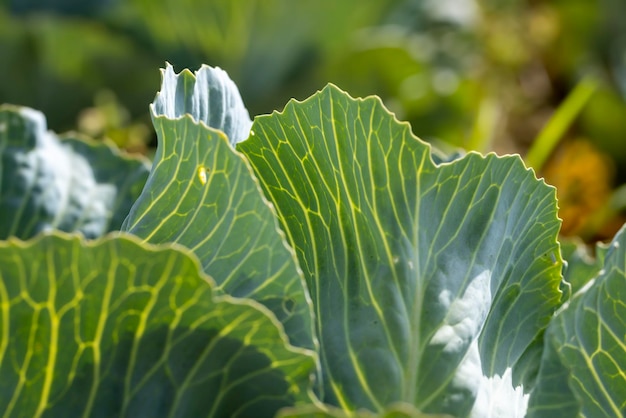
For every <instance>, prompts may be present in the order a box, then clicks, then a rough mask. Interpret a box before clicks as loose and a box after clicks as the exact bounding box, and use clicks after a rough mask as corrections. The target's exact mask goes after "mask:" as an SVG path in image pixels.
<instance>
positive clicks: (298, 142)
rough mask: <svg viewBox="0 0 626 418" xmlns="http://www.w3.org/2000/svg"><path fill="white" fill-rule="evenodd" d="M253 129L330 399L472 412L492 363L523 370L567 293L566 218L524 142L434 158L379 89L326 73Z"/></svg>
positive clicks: (494, 372) (251, 147) (258, 162)
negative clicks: (357, 93) (529, 160)
mask: <svg viewBox="0 0 626 418" xmlns="http://www.w3.org/2000/svg"><path fill="white" fill-rule="evenodd" d="M252 130H253V134H252V135H251V138H249V139H248V140H247V141H244V142H241V143H240V144H238V146H237V148H238V150H240V151H242V152H243V153H244V154H245V155H246V156H247V157H248V159H249V160H250V162H251V164H252V166H253V168H254V170H255V174H256V175H257V177H258V178H259V179H260V182H261V184H262V186H263V189H264V191H265V193H266V195H267V196H268V198H269V199H270V200H271V201H272V202H273V203H274V205H275V207H276V210H277V212H278V215H279V218H280V220H281V224H282V226H283V228H284V230H285V232H286V235H287V237H288V240H289V242H290V244H291V245H292V246H293V247H294V248H295V250H296V253H297V255H298V259H299V261H300V265H301V267H302V269H303V271H304V274H305V279H306V280H307V284H308V286H309V290H310V292H311V297H312V299H313V304H314V308H315V314H316V321H317V322H316V327H317V328H316V330H317V334H318V338H319V340H320V352H321V360H322V370H323V373H324V375H323V377H324V382H323V383H324V392H323V396H324V400H325V401H326V402H330V403H334V404H337V405H340V406H342V407H344V408H347V409H356V408H368V409H370V410H383V409H384V407H385V405H387V404H389V403H392V402H397V401H405V402H409V403H411V404H413V405H415V406H416V407H418V408H419V409H421V410H423V411H425V412H430V411H433V412H446V413H451V414H454V415H460V416H465V415H468V414H469V413H470V411H471V410H472V408H473V406H474V401H475V399H476V397H477V394H478V393H479V392H480V391H481V385H482V384H487V382H488V380H489V379H491V378H492V377H497V376H502V375H504V374H505V372H506V371H507V370H508V369H513V371H514V373H515V374H516V375H517V374H519V375H532V373H533V370H525V368H528V366H527V362H524V361H522V360H523V359H524V356H525V354H526V353H528V352H531V353H534V352H536V348H537V346H540V344H541V340H540V339H539V338H538V337H539V335H540V334H541V332H542V330H543V329H544V328H545V327H546V325H547V323H548V321H549V319H550V317H551V315H552V313H553V311H554V309H555V307H556V306H557V305H558V304H559V301H560V292H559V283H560V269H561V264H560V263H561V262H560V255H559V250H558V245H557V242H556V234H557V232H558V228H559V221H558V220H557V217H556V205H555V196H554V190H553V189H552V188H550V187H547V186H546V185H545V184H544V183H543V182H540V181H538V180H537V179H536V178H535V176H534V174H533V173H532V172H531V171H529V170H527V169H525V167H524V166H523V164H522V162H521V160H520V159H519V158H518V157H503V158H498V157H496V156H495V155H489V156H487V157H483V156H480V155H478V154H470V155H468V156H466V157H464V158H461V159H459V160H457V161H454V162H452V163H448V164H441V165H439V166H437V165H435V164H434V163H433V161H432V160H431V157H430V150H429V147H428V146H427V145H426V144H425V143H423V142H421V141H420V140H418V139H417V138H415V137H413V136H412V134H411V132H410V129H409V126H408V125H407V124H401V123H398V122H397V120H396V119H395V118H394V117H393V116H392V115H390V114H389V113H388V112H387V111H386V110H385V109H384V108H383V107H382V105H381V103H380V101H379V100H377V99H375V98H368V99H365V100H355V99H352V98H351V97H349V96H348V95H346V94H345V93H343V92H342V91H340V90H339V89H338V88H336V87H334V86H329V87H327V88H325V89H324V90H323V91H322V92H320V93H318V94H316V95H315V96H313V97H311V98H310V99H308V100H306V101H305V102H302V103H296V102H292V103H290V104H288V105H287V106H286V108H285V110H284V112H283V113H280V114H278V113H275V114H273V115H271V116H267V117H258V118H256V120H255V122H254V124H253V126H252ZM518 365H519V367H518ZM520 368H522V370H519V369H520ZM531 369H532V366H531ZM534 371H536V370H534ZM516 384H519V382H516ZM489 404H490V403H489V402H487V407H488V406H489ZM513 404H514V402H513ZM479 406H480V405H479ZM522 406H523V405H522ZM487 412H488V411H474V413H475V414H477V416H480V415H481V414H482V413H487Z"/></svg>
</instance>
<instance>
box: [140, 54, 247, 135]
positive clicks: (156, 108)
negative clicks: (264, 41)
mask: <svg viewBox="0 0 626 418" xmlns="http://www.w3.org/2000/svg"><path fill="white" fill-rule="evenodd" d="M161 74H162V78H163V81H162V84H161V90H160V91H159V92H158V93H157V96H156V98H155V99H154V102H153V103H152V106H151V109H152V114H153V115H154V116H165V117H167V118H170V119H176V118H179V117H180V116H183V115H185V114H189V115H191V116H192V117H193V118H194V119H195V120H196V121H199V122H204V124H205V125H207V126H210V127H212V128H215V129H219V130H220V131H222V132H224V133H225V134H226V136H227V137H228V139H229V140H230V142H231V143H232V144H236V143H237V142H240V141H243V140H244V139H246V138H247V137H248V134H249V133H250V126H251V125H252V121H251V120H250V115H249V114H248V110H247V109H246V107H245V106H244V104H243V101H242V100H241V95H240V94H239V90H238V89H237V86H236V85H235V83H233V81H232V80H231V79H230V77H228V74H226V72H225V71H223V70H222V69H220V68H217V67H216V68H213V67H209V66H208V65H203V66H202V67H200V69H199V70H198V71H195V72H194V73H193V74H192V73H191V71H189V70H187V69H185V70H183V71H182V72H181V73H180V74H176V73H175V72H174V69H173V67H172V66H171V65H170V64H167V66H166V68H165V69H164V70H161Z"/></svg>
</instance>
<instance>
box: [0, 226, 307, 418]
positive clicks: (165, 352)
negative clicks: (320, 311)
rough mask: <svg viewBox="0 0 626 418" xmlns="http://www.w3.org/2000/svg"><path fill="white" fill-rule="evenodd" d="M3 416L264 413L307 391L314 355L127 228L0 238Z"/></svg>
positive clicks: (265, 314)
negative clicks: (86, 234) (102, 234)
mask: <svg viewBox="0 0 626 418" xmlns="http://www.w3.org/2000/svg"><path fill="white" fill-rule="evenodd" d="M0 265H1V266H2V269H1V270H0V411H2V413H3V415H2V416H3V417H18V416H19V417H26V416H28V417H59V416H63V417H79V416H89V417H112V416H116V417H151V418H155V417H171V416H176V417H198V416H210V417H259V416H273V415H274V413H275V412H276V410H277V409H279V408H281V407H284V406H288V405H294V403H296V402H299V401H302V400H305V399H308V395H307V391H308V390H309V389H308V388H309V386H310V373H311V371H312V369H313V368H314V365H315V362H314V359H313V357H312V355H311V353H308V352H307V351H306V350H304V349H297V348H294V347H291V346H289V345H288V344H287V338H286V336H285V334H284V333H283V332H282V330H281V329H282V327H281V326H280V324H279V323H278V322H277V321H276V320H275V319H274V318H273V315H271V314H270V312H269V311H268V310H267V309H265V308H264V307H263V306H262V305H259V304H258V303H255V302H253V301H241V300H236V299H233V298H231V297H228V296H222V297H217V296H214V295H213V292H212V287H213V284H212V281H211V280H210V279H209V278H208V277H206V276H205V275H204V274H202V273H201V272H200V270H199V266H198V263H197V260H196V259H195V258H192V257H190V256H189V255H187V254H185V253H183V252H182V251H179V250H177V249H176V248H171V247H164V246H161V247H154V246H150V245H147V244H140V243H139V242H138V240H137V239H136V238H135V237H132V236H124V235H120V236H115V237H111V236H109V237H106V238H104V239H100V240H96V241H90V242H84V241H82V240H81V239H79V238H78V237H77V236H73V237H70V236H66V235H60V234H58V233H57V234H56V235H51V236H39V237H37V238H36V239H34V240H31V241H27V242H23V241H18V240H14V239H11V240H9V241H8V242H7V241H2V242H0Z"/></svg>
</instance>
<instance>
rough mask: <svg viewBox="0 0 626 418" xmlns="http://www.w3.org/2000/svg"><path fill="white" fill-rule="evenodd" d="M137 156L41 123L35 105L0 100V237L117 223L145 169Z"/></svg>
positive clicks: (98, 231) (92, 232) (97, 232)
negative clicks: (59, 134)
mask: <svg viewBox="0 0 626 418" xmlns="http://www.w3.org/2000/svg"><path fill="white" fill-rule="evenodd" d="M148 172H149V164H148V162H147V160H145V159H139V158H132V157H129V156H125V155H122V154H120V152H119V151H117V150H116V149H115V148H113V147H112V146H110V145H108V144H105V143H95V142H93V141H89V140H82V139H77V138H75V137H67V138H64V139H59V138H58V137H57V136H56V135H54V134H53V133H52V132H49V131H47V128H46V120H45V118H44V116H43V114H41V113H40V112H38V111H36V110H33V109H29V108H25V107H17V106H9V105H3V106H1V107H0V238H4V239H6V238H7V237H10V236H16V237H20V238H29V237H32V236H34V235H36V234H37V233H39V232H41V231H45V230H50V229H59V230H62V231H67V232H70V231H79V232H82V233H83V234H85V236H86V237H89V238H95V237H98V236H101V235H103V234H105V233H106V232H108V231H112V230H117V229H119V228H120V227H121V224H122V221H123V220H124V218H125V217H126V215H127V214H128V211H129V210H130V208H131V206H132V204H133V203H134V201H135V199H137V197H138V196H139V193H140V192H141V189H142V187H143V185H144V183H145V181H146V178H147V177H148Z"/></svg>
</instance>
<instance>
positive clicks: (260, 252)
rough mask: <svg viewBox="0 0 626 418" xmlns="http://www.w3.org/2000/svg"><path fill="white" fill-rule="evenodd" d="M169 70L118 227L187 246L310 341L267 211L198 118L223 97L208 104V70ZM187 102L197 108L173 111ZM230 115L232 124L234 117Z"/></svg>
mask: <svg viewBox="0 0 626 418" xmlns="http://www.w3.org/2000/svg"><path fill="white" fill-rule="evenodd" d="M210 70H211V71H210ZM171 71H172V70H171V67H168V69H167V70H166V71H165V72H164V79H163V86H162V89H161V91H160V92H159V94H158V95H157V97H156V99H155V101H154V104H153V106H152V114H153V123H154V126H155V129H156V131H157V136H158V140H159V144H158V148H157V152H156V154H155V158H154V164H153V167H152V171H151V173H150V177H149V178H148V181H147V182H146V187H145V189H144V190H143V192H142V194H141V196H140V197H139V199H138V200H137V202H136V204H135V206H133V208H132V210H131V212H130V214H129V216H128V218H127V219H126V221H125V223H124V226H123V229H124V230H126V231H129V232H131V233H133V234H135V235H137V236H139V237H141V238H143V239H145V240H146V241H148V242H151V243H166V242H175V243H178V244H182V245H184V246H186V247H187V248H190V249H191V250H192V251H193V252H194V253H195V254H196V255H197V256H198V258H199V259H200V262H201V264H202V268H203V270H204V271H205V272H206V273H208V274H210V275H211V276H212V277H213V278H214V280H215V281H216V282H217V289H218V290H219V291H220V292H226V293H228V294H230V295H233V296H236V297H242V298H243V297H247V298H252V299H255V300H257V301H259V302H261V303H262V304H264V305H266V306H267V307H268V308H269V309H271V310H272V312H274V314H275V315H276V316H277V317H278V319H279V320H280V321H281V322H282V323H283V324H284V326H285V329H286V332H287V334H288V335H289V338H290V340H291V342H292V343H293V344H295V345H298V346H301V347H306V348H313V347H314V340H313V325H312V308H311V302H310V300H309V298H308V294H307V292H306V287H305V284H304V280H303V278H302V273H301V271H300V269H299V267H298V262H297V259H296V257H295V254H294V252H293V250H292V249H291V248H289V247H288V245H287V243H286V241H285V239H284V235H283V233H282V231H281V230H280V228H279V226H278V222H277V220H276V214H275V212H274V211H273V210H272V209H271V207H270V206H269V205H268V203H267V200H266V199H265V198H264V196H263V193H262V191H261V190H260V188H259V185H258V182H257V181H256V180H255V179H254V176H253V174H252V170H251V168H250V166H249V165H248V164H247V162H246V160H245V159H244V158H243V157H242V156H241V155H240V154H239V153H237V152H235V150H234V149H233V147H232V146H231V144H230V143H229V141H228V138H227V137H226V136H225V135H224V133H223V132H221V131H219V130H216V129H213V128H211V127H207V126H206V125H205V123H204V122H198V121H197V119H198V118H204V119H208V120H210V121H213V120H214V119H217V120H222V119H227V120H228V119H229V117H222V118H221V117H215V116H214V112H218V113H219V112H220V111H223V110H224V109H225V107H218V108H217V109H214V108H213V107H212V106H213V104H214V103H213V101H210V103H205V102H204V101H205V100H208V99H209V97H208V96H206V95H203V94H201V92H200V91H198V88H199V85H200V81H201V80H206V79H207V78H209V79H210V78H211V74H214V73H213V72H212V71H215V70H213V69H210V68H209V67H203V69H202V70H200V72H198V73H197V75H198V77H199V80H198V81H197V82H195V79H194V77H193V76H192V75H191V73H189V72H188V71H185V72H183V73H181V75H179V76H174V75H172V74H173V73H172V72H171ZM218 74H222V73H221V72H219V73H218ZM224 76H225V75H224ZM176 77H182V79H178V78H176ZM201 77H202V78H201ZM200 78H201V79H200ZM228 81H230V80H228ZM194 83H195V84H194ZM230 84H232V82H230ZM230 84H228V83H225V84H224V85H226V86H229V85H230ZM192 85H193V86H195V89H192V88H191V87H189V86H192ZM185 86H186V87H188V89H186V90H185V89H182V88H183V87H185ZM232 88H235V90H236V87H234V84H232ZM181 89H182V90H181ZM218 93H219V92H217V93H216V92H215V91H211V95H210V97H211V98H213V97H222V96H227V97H230V96H233V95H234V93H232V94H230V95H229V94H226V93H228V92H226V93H224V94H222V95H221V96H220V95H219V94H218ZM237 97H238V93H237ZM209 108H210V109H209ZM198 109H200V110H198ZM186 111H191V112H195V113H196V114H192V115H184V116H181V117H177V118H175V119H172V117H174V116H178V115H181V114H183V113H184V112H186ZM161 112H164V113H161ZM198 112H200V113H201V114H200V113H198ZM208 114H211V115H212V116H210V117H209V116H207V115H208ZM203 115H204V116H203ZM235 116H236V115H233V116H232V118H231V119H230V120H231V122H230V125H237V122H236V120H235V119H236V118H235ZM239 116H241V115H239ZM246 117H247V113H246ZM226 130H227V131H228V130H229V129H226Z"/></svg>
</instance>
